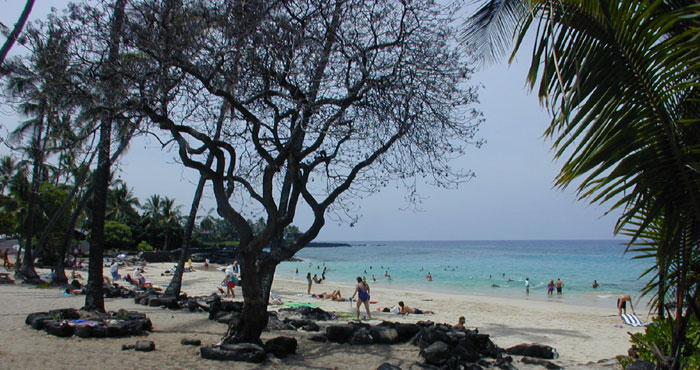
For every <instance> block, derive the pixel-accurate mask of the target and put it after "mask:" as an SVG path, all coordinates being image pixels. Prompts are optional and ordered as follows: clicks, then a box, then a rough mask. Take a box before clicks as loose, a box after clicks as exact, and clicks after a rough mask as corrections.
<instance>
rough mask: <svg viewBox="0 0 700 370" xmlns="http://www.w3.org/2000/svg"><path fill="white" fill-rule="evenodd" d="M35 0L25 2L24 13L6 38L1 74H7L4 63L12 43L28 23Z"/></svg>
mask: <svg viewBox="0 0 700 370" xmlns="http://www.w3.org/2000/svg"><path fill="white" fill-rule="evenodd" d="M34 2H35V0H27V2H26V3H25V4H24V9H23V10H22V14H20V16H19V19H18V20H17V23H15V28H14V29H13V30H12V32H11V33H10V35H9V36H8V37H7V40H5V43H4V44H3V45H2V49H0V76H3V75H5V68H3V67H2V65H3V64H5V58H7V54H8V53H9V52H10V49H11V48H12V45H14V44H15V41H17V38H18V37H19V34H20V33H21V32H22V29H23V28H24V24H25V23H27V18H29V13H31V12H32V7H33V6H34Z"/></svg>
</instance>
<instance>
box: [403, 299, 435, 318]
mask: <svg viewBox="0 0 700 370" xmlns="http://www.w3.org/2000/svg"><path fill="white" fill-rule="evenodd" d="M399 307H401V310H400V311H399V313H400V314H403V315H405V314H407V313H413V314H416V315H421V314H424V313H435V312H433V311H429V310H421V309H420V308H411V307H408V306H406V305H405V304H404V303H403V301H399Z"/></svg>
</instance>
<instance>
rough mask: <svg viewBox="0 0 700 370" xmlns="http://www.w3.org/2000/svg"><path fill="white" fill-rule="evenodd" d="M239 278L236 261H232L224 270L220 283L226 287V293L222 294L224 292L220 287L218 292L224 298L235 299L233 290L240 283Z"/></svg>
mask: <svg viewBox="0 0 700 370" xmlns="http://www.w3.org/2000/svg"><path fill="white" fill-rule="evenodd" d="M207 267H208V266H207ZM240 276H241V275H240V267H239V265H238V261H233V264H232V265H231V266H228V267H226V268H225V269H224V280H223V281H221V285H224V286H226V292H225V293H224V290H223V289H221V287H219V288H218V289H219V292H221V294H222V295H223V296H224V297H231V298H236V292H235V288H236V285H238V284H240V282H241V280H240Z"/></svg>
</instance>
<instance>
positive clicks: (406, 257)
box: [277, 240, 651, 307]
mask: <svg viewBox="0 0 700 370" xmlns="http://www.w3.org/2000/svg"><path fill="white" fill-rule="evenodd" d="M349 244H351V245H352V247H337V248H304V249H302V250H301V251H299V252H298V253H297V255H296V257H298V258H301V259H303V260H304V262H283V263H282V264H281V265H280V266H278V268H277V276H279V277H283V278H289V279H296V280H300V281H305V280H306V273H307V272H311V274H312V275H313V274H318V276H319V277H321V272H322V271H323V268H324V267H326V268H328V269H329V271H327V272H326V281H327V282H329V283H336V284H346V285H348V284H353V283H354V281H355V278H356V277H357V276H364V277H366V278H367V281H368V282H369V283H370V284H371V285H372V286H375V287H391V288H392V289H405V290H419V291H426V290H427V291H438V292H445V293H456V294H478V295H489V296H504V297H514V298H527V299H536V300H556V301H559V302H562V303H571V304H586V305H594V306H610V305H612V306H613V307H614V305H615V303H614V302H615V300H616V298H617V296H618V295H619V294H621V293H627V294H630V295H633V296H638V295H639V291H640V290H641V289H642V287H643V286H644V284H645V283H646V281H647V280H648V278H647V277H645V278H642V279H640V275H641V274H642V273H643V272H644V271H645V270H646V269H647V268H648V267H649V266H650V264H651V262H650V261H649V260H638V259H637V260H635V259H632V257H633V255H632V254H630V253H624V251H625V246H624V245H623V244H622V242H620V241H614V240H602V241H601V240H559V241H553V240H547V241H391V242H351V243H349ZM310 265H311V266H310ZM296 269H298V270H299V273H298V274H297V273H296V272H295V271H296ZM428 272H430V274H431V275H432V276H433V281H432V282H429V281H425V276H426V274H427V273H428ZM385 273H386V274H388V275H390V276H391V280H389V279H388V278H386V277H385V276H384V275H385ZM373 275H374V278H376V281H375V280H374V279H373V277H372V276H373ZM526 277H529V278H530V293H529V295H527V296H526V294H525V283H524V282H525V278H526ZM557 278H560V279H561V280H562V281H563V282H564V289H563V294H562V295H561V296H559V297H557V296H556V293H555V297H553V298H549V297H547V293H546V285H547V283H548V282H549V281H550V280H554V281H556V280H557ZM593 280H597V281H598V284H600V288H598V289H592V288H591V285H592V283H593ZM494 284H495V285H498V287H494V286H493V285H494ZM643 301H646V300H643ZM611 302H612V303H611Z"/></svg>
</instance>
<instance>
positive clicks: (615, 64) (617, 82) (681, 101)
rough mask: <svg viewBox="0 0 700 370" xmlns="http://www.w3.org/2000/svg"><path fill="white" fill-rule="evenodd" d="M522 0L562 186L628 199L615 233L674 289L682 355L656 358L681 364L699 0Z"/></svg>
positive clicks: (692, 226) (522, 29) (692, 243)
mask: <svg viewBox="0 0 700 370" xmlns="http://www.w3.org/2000/svg"><path fill="white" fill-rule="evenodd" d="M491 3H494V1H492V2H491ZM522 3H524V4H526V5H527V7H528V11H525V12H521V13H519V14H521V15H522V14H524V16H523V17H522V18H521V19H520V22H518V24H517V33H516V37H517V42H516V46H515V50H516V51H517V49H518V47H519V46H520V45H521V42H522V40H523V39H524V37H525V34H526V32H528V30H533V31H534V32H535V45H534V49H533V54H532V61H531V67H530V71H529V74H528V76H527V80H528V82H529V84H530V86H531V87H532V88H536V89H537V93H538V95H539V97H540V99H541V100H542V101H543V102H544V103H546V104H547V106H548V108H549V109H550V110H551V113H552V116H553V119H552V121H551V123H550V126H549V128H548V129H547V131H546V134H547V135H548V136H549V137H552V138H553V139H554V145H553V146H554V149H555V156H556V157H557V158H564V159H565V162H564V165H563V167H562V169H561V172H560V173H559V175H558V176H557V179H556V183H557V184H558V185H559V186H562V187H564V186H568V185H571V184H572V183H575V182H576V183H578V191H579V194H580V196H581V198H586V199H588V200H590V201H591V202H597V203H609V204H611V207H612V208H617V207H623V209H624V212H623V214H622V216H621V218H620V219H619V220H618V225H617V228H616V231H623V232H624V233H625V234H626V235H629V236H630V237H631V244H633V243H635V241H636V242H637V245H636V246H635V247H634V248H635V249H636V250H638V251H640V252H644V253H645V254H646V255H649V256H652V257H654V258H655V259H656V263H657V266H658V267H657V268H656V269H655V270H650V271H649V273H653V272H654V271H656V277H657V278H658V280H657V281H659V283H654V280H652V282H651V283H650V285H649V286H647V290H646V291H647V292H650V291H657V292H660V293H659V295H658V297H657V298H658V299H657V300H656V301H655V302H658V303H660V304H661V305H663V301H664V297H665V295H666V289H665V287H664V284H662V283H663V282H667V283H671V284H672V288H673V290H674V291H675V297H676V307H677V308H676V319H678V320H680V321H678V324H677V325H676V326H675V328H674V336H675V339H674V341H675V344H674V346H672V347H673V348H674V349H673V351H675V352H674V353H672V354H671V355H670V357H669V358H666V359H660V360H659V361H660V363H659V364H661V365H662V366H664V367H665V368H678V367H679V366H680V360H679V358H680V356H679V355H678V354H679V353H680V352H678V351H680V348H681V345H680V341H681V339H679V338H683V325H684V324H683V320H681V319H685V318H682V317H681V316H682V314H683V312H684V311H683V307H684V306H685V305H686V304H688V303H690V304H694V303H695V301H696V300H697V292H698V290H697V286H696V284H697V278H696V277H695V276H696V275H695V274H696V270H697V269H696V266H697V263H696V262H695V261H697V258H696V254H697V249H698V248H697V246H698V243H700V192H699V190H700V172H699V171H698V169H699V168H700V166H699V163H698V159H699V158H700V157H698V153H700V131H698V128H697V124H698V113H699V108H700V105H699V103H698V102H699V100H698V98H699V96H698V90H697V87H698V84H697V79H698V71H699V68H700V63H698V61H699V60H700V58H699V56H700V48H698V47H697V34H698V27H699V26H700V4H698V3H697V2H695V1H683V0H681V1H673V2H669V1H666V2H662V1H631V0H621V1H608V0H602V1H580V0H579V1H562V0H560V1H523V2H522ZM506 9H509V8H506ZM513 9H518V8H513ZM511 13H513V14H516V15H517V13H515V12H513V11H511ZM476 24H478V23H476ZM466 35H470V34H469V33H466ZM468 40H470V41H475V40H476V41H478V39H475V38H473V37H472V38H469V39H468ZM489 40H490V41H488V42H493V41H495V42H496V43H499V39H498V38H495V39H494V38H491V39H489ZM513 53H515V51H514V52H513ZM656 288H659V289H656ZM696 311H697V310H696ZM662 363H663V364H662Z"/></svg>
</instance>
